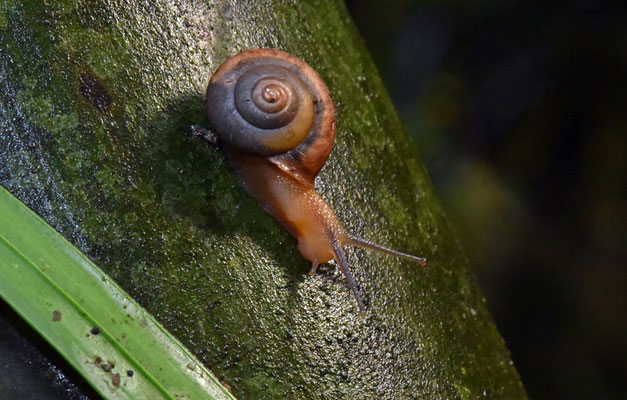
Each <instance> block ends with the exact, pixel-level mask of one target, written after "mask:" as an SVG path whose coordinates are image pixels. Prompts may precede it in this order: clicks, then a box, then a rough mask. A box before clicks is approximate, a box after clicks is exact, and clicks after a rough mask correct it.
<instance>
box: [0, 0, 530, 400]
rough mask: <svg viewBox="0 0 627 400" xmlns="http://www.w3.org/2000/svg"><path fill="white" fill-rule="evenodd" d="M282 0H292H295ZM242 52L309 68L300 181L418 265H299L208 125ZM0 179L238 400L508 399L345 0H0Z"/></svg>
mask: <svg viewBox="0 0 627 400" xmlns="http://www.w3.org/2000/svg"><path fill="white" fill-rule="evenodd" d="M294 3H295V4H294ZM255 47H271V48H279V49H283V50H286V51H288V52H290V53H293V54H295V55H297V56H299V57H300V58H302V59H304V60H305V61H307V62H308V63H309V64H311V65H312V66H313V67H314V68H315V69H316V70H317V71H318V72H319V73H320V75H321V76H322V77H323V78H324V80H325V81H326V83H327V85H328V86H329V89H330V91H331V96H332V98H333V100H334V101H335V104H336V106H337V115H338V121H337V141H336V147H335V150H334V152H333V153H332V155H331V158H330V159H329V162H328V163H327V165H326V167H325V168H324V169H323V171H322V172H321V174H320V175H319V177H318V179H317V181H316V186H317V188H318V190H319V191H320V192H321V193H322V194H323V196H324V197H325V198H326V199H328V201H329V203H330V204H331V205H332V206H333V207H334V208H335V210H336V212H337V214H338V215H339V216H340V217H341V218H342V219H343V220H344V221H345V223H346V225H347V227H348V229H349V230H350V231H351V232H353V233H355V234H357V235H359V236H362V237H364V238H368V239H372V240H374V241H376V242H379V243H381V244H384V245H389V246H391V247H394V248H398V249H400V250H404V251H408V252H410V253H413V254H417V255H422V256H425V257H427V259H428V260H429V263H428V266H427V267H426V268H420V267H417V266H416V265H414V264H411V263H407V262H404V261H400V260H397V259H393V258H389V257H386V256H383V255H379V254H372V253H364V252H363V251H361V250H356V251H350V252H349V258H350V262H351V264H352V270H353V272H354V275H355V277H356V280H357V283H358V285H359V288H360V291H361V293H362V295H363V297H364V299H365V302H366V304H367V306H368V313H367V316H366V317H361V316H360V315H359V314H358V312H357V311H358V310H357V307H356V304H355V301H354V298H353V297H352V295H351V292H350V290H349V289H348V287H347V285H346V282H345V280H344V278H343V277H342V275H341V274H340V273H339V272H338V271H336V270H335V269H333V268H332V267H323V268H322V269H321V271H320V272H319V274H318V275H316V276H315V277H309V276H308V275H307V274H306V273H307V271H308V269H309V265H308V263H307V262H306V261H305V260H304V259H302V258H301V256H300V255H299V253H298V250H297V246H296V241H295V240H294V239H293V238H292V237H290V236H289V235H288V234H287V233H286V232H285V231H284V230H283V229H282V228H281V226H280V225H279V224H278V223H277V222H276V221H275V220H273V219H272V218H271V217H270V216H268V215H266V214H265V213H264V212H263V211H262V209H261V207H260V206H259V205H258V204H257V203H256V202H255V201H254V200H252V199H251V198H250V197H249V196H248V195H247V194H246V193H245V192H244V191H243V189H241V188H240V187H239V185H238V183H237V181H236V178H235V176H234V175H233V173H232V172H231V171H230V169H229V167H228V165H227V164H226V162H225V160H224V158H223V155H222V154H221V153H220V152H219V151H218V150H216V149H214V148H212V147H210V146H208V145H207V144H206V143H204V142H203V141H202V140H201V139H198V138H195V137H193V136H192V135H191V132H190V126H192V125H193V124H198V125H201V126H202V125H206V122H205V121H206V120H205V116H204V110H203V98H204V91H205V88H206V84H207V83H208V80H209V77H210V76H211V73H212V71H214V70H215V69H216V68H217V66H218V65H219V64H220V63H221V62H222V61H224V60H225V59H226V58H227V57H228V56H230V55H232V54H234V53H236V52H239V51H241V50H245V49H248V48H255ZM0 87H1V90H2V93H1V94H0V129H1V136H0V184H2V185H3V186H5V187H6V188H8V189H9V190H10V191H11V192H12V193H13V194H15V195H16V196H18V197H19V198H20V199H21V200H22V201H24V202H25V203H26V204H27V205H28V206H30V207H31V208H32V209H33V210H35V211H36V212H37V213H38V214H39V215H41V216H42V217H43V218H44V219H45V220H47V221H48V222H49V223H50V224H52V225H53V226H54V227H55V228H56V229H57V230H58V231H59V232H61V233H62V234H63V235H64V236H65V237H66V238H68V239H69V240H70V241H71V242H72V243H74V244H75V245H76V246H78V247H79V248H80V249H81V250H82V251H84V252H85V253H86V254H87V255H88V256H89V257H90V258H91V259H92V260H94V261H95V262H96V264H98V265H99V266H100V267H102V268H103V269H104V270H105V271H106V272H107V273H108V274H109V275H110V276H111V277H113V278H114V279H115V280H116V281H117V282H118V283H119V284H120V285H121V286H122V287H123V288H125V289H126V290H127V291H128V292H129V293H130V294H131V295H132V296H134V297H135V298H136V299H137V300H138V301H139V302H140V303H141V304H142V305H143V306H144V307H146V308H147V309H148V310H149V311H150V312H152V313H153V314H154V315H155V316H156V317H157V318H158V319H159V320H160V321H161V322H162V323H163V324H164V325H165V326H166V327H167V328H168V329H169V330H170V331H172V332H173V333H174V334H175V335H176V336H177V337H178V338H179V339H180V340H181V341H182V342H183V343H184V344H185V345H186V346H187V347H188V348H189V349H191V350H192V352H194V353H195V354H196V355H197V357H198V358H199V359H200V360H202V361H203V362H204V363H205V364H206V365H207V366H208V367H209V368H210V369H211V370H212V371H213V372H214V373H215V374H216V375H217V376H218V377H220V378H221V379H222V380H223V381H224V382H225V383H226V384H228V385H229V386H230V387H231V389H232V391H233V393H234V394H235V395H236V396H238V397H240V398H255V399H258V398H281V397H284V398H290V399H323V398H325V399H339V398H349V399H372V398H377V399H383V398H386V399H406V398H428V399H445V398H459V399H467V398H478V397H482V396H485V397H487V398H525V393H524V389H523V387H522V385H521V383H520V380H519V377H518V375H517V373H516V370H515V369H514V367H513V365H512V362H511V361H510V357H509V354H508V352H507V350H506V348H505V345H504V343H503V340H502V339H501V337H500V336H499V334H498V331H497V329H496V328H495V325H494V323H493V321H492V319H491V317H490V315H489V313H488V311H487V308H486V305H485V301H484V299H483V297H482V295H481V293H480V290H479V288H478V286H477V283H476V281H475V279H474V278H473V275H472V273H471V272H470V271H469V268H468V265H467V262H466V261H465V259H464V257H463V256H462V254H461V253H460V250H459V248H458V245H457V243H456V241H455V238H454V237H453V236H452V234H451V232H450V229H449V227H448V225H447V221H446V218H445V217H444V214H443V212H442V209H441V206H440V205H439V202H438V200H437V197H436V196H435V195H434V193H433V190H432V188H431V186H430V183H429V180H428V178H427V174H426V171H425V169H424V167H423V166H422V164H421V162H420V161H419V158H418V155H417V149H416V145H415V143H413V142H412V141H411V140H410V139H409V138H408V137H407V135H406V134H405V132H404V131H403V129H402V127H401V125H400V123H399V120H398V117H397V115H396V112H395V111H394V109H393V107H392V105H391V103H390V100H389V98H388V96H387V94H386V92H385V89H384V87H383V86H382V83H381V80H380V78H379V76H378V74H377V72H376V70H375V68H374V66H373V64H372V61H371V59H370V57H369V56H368V54H367V53H366V51H365V49H364V47H363V45H362V43H361V40H360V38H359V35H358V33H357V32H356V30H355V28H354V26H353V24H352V22H351V20H350V17H349V15H348V13H347V11H346V9H345V8H344V6H343V5H342V4H341V3H339V2H338V1H334V0H319V1H307V2H284V1H280V0H274V1H271V0H265V1H256V2H236V1H215V2H208V1H191V0H190V1H181V2H179V1H155V2H143V1H139V0H128V1H119V2H118V1H100V0H95V1H94V0H92V1H71V0H66V1H60V2H56V5H46V4H45V2H40V1H30V2H17V1H10V0H9V1H5V2H4V8H2V9H0Z"/></svg>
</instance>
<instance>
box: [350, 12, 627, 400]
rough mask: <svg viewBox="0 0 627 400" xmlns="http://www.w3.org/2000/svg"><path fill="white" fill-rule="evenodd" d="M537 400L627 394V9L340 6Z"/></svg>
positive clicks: (515, 360)
mask: <svg viewBox="0 0 627 400" xmlns="http://www.w3.org/2000/svg"><path fill="white" fill-rule="evenodd" d="M347 4H348V7H349V10H350V11H351V13H352V15H353V17H354V19H355V22H356V24H357V26H358V28H359V30H360V33H361V35H362V36H363V38H364V41H365V43H366V46H367V47H368V49H369V50H370V52H371V54H372V56H373V58H374V60H375V62H376V64H377V65H378V68H379V70H380V72H381V74H382V76H383V79H384V81H385V83H386V85H387V87H388V90H389V91H390V94H391V97H392V99H393V101H394V103H395V105H396V107H397V109H398V110H399V112H400V114H401V118H402V119H403V121H404V124H405V126H406V128H407V130H408V131H409V132H410V134H411V135H412V136H413V137H414V138H415V141H416V142H417V144H418V148H419V151H420V153H421V156H422V158H423V160H424V161H425V163H426V164H427V166H428V169H429V172H430V175H431V178H432V180H433V183H434V185H435V186H436V188H437V190H438V192H439V194H440V196H441V198H442V201H443V202H444V204H445V207H446V208H447V211H448V214H449V216H450V219H451V224H452V225H453V227H454V229H455V230H456V231H457V234H458V237H459V238H460V242H461V244H462V247H464V249H465V251H466V253H467V255H468V257H469V258H470V261H471V264H472V266H473V267H474V269H475V270H476V272H477V274H478V276H479V281H480V283H481V286H482V287H483V290H484V293H485V296H486V298H487V300H488V303H489V307H490V309H491V310H492V312H493V314H494V316H495V319H496V321H497V325H498V326H499V329H500V330H501V332H502V334H503V336H504V337H505V340H506V341H507V344H508V346H509V348H510V350H511V352H512V356H513V359H514V362H515V363H516V365H517V367H518V369H519V372H520V374H521V376H522V379H523V382H524V383H525V385H526V388H527V390H528V392H529V395H530V397H531V398H534V399H540V398H550V399H556V398H568V399H575V398H589V399H592V398H594V399H611V398H625V397H623V396H625V394H626V393H627V386H626V385H627V370H626V368H625V366H626V365H627V319H626V316H627V268H625V267H626V266H627V265H626V264H627V245H626V244H627V202H626V198H627V135H626V133H627V7H626V5H625V4H626V3H625V2H622V3H621V2H615V3H613V4H611V3H606V2H602V1H601V2H599V1H571V2H541V1H508V2H500V1H487V0H482V1H474V2H467V3H465V4H462V3H461V2H457V1H420V0H413V1H409V0H388V1H385V2H382V1H379V0H348V1H347Z"/></svg>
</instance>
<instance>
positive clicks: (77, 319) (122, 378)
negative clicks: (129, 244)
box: [0, 186, 234, 399]
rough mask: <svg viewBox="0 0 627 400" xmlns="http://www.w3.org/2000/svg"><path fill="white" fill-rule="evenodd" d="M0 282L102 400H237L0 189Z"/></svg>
mask: <svg viewBox="0 0 627 400" xmlns="http://www.w3.org/2000/svg"><path fill="white" fill-rule="evenodd" d="M0 277H1V278H0V296H2V298H3V299H4V300H5V301H6V302H7V303H9V304H10V305H11V307H13V308H14V309H15V310H16V311H17V312H18V313H19V314H20V315H21V316H22V317H23V318H24V319H25V320H26V321H28V323H29V324H30V325H32V326H33V328H35V330H37V331H38V332H39V333H40V334H41V335H42V336H43V337H44V338H45V339H46V340H47V341H48V342H49V343H50V344H51V345H52V346H53V347H54V348H55V349H56V350H57V351H59V353H61V354H62V355H63V357H65V359H66V360H67V361H68V362H69V363H70V364H71V365H72V366H73V367H74V368H76V370H77V371H78V372H79V373H80V374H81V375H82V376H83V377H84V378H85V379H86V380H87V381H88V382H89V383H90V384H91V385H92V386H93V387H94V388H95V389H96V390H98V392H100V394H102V395H103V396H104V397H106V398H122V399H124V398H141V399H158V398H167V399H198V398H210V399H233V398H234V397H233V396H232V395H231V394H230V393H229V392H227V391H226V390H225V389H224V388H223V387H222V385H220V383H219V382H218V381H217V380H216V378H215V377H214V376H213V375H212V374H211V373H210V372H209V371H208V370H207V369H206V368H205V367H204V366H203V365H202V364H201V363H200V362H199V361H198V360H196V359H195V358H194V357H193V356H192V354H191V353H190V352H189V351H188V350H187V349H186V348H184V347H183V345H182V344H181V343H179V342H178V341H177V340H176V339H174V338H173V337H172V336H171V335H170V334H169V333H168V332H167V331H166V330H165V329H164V328H163V327H162V326H161V325H160V324H159V323H158V322H157V321H155V319H154V318H153V317H152V316H151V315H150V314H148V313H147V312H146V311H145V310H144V309H143V308H141V307H140V306H139V305H138V304H137V303H136V302H135V301H134V300H133V299H132V298H131V297H130V296H129V295H128V294H126V293H125V292H124V291H123V290H122V289H121V288H120V287H119V286H118V285H117V284H116V283H115V282H113V281H112V280H111V279H109V278H108V277H107V275H105V274H104V272H102V271H101V270H100V269H99V268H98V267H97V266H96V265H94V264H93V263H92V262H91V261H89V260H88V259H87V258H86V257H85V256H84V255H83V254H82V253H81V252H80V251H79V250H78V249H76V248H75V247H74V246H72V244H70V243H69V242H68V241H67V240H65V239H64V238H63V237H62V236H61V235H59V234H58V233H57V232H56V231H55V230H54V229H52V228H51V227H50V226H49V225H47V224H46V223H45V222H44V221H43V220H42V219H41V218H39V217H38V216H37V215H36V214H35V213H33V212H32V211H31V210H30V209H28V208H27V207H26V206H25V205H23V204H22V203H21V202H20V201H19V200H17V199H16V198H15V197H13V195H11V194H10V193H9V192H8V191H6V189H4V188H3V187H2V186H0ZM131 371H132V372H131Z"/></svg>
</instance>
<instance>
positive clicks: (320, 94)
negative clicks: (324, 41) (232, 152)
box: [206, 49, 335, 184]
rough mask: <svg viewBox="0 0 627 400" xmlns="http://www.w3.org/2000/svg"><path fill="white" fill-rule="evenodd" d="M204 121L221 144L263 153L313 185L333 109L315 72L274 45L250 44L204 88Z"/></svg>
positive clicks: (327, 148)
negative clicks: (250, 47)
mask: <svg viewBox="0 0 627 400" xmlns="http://www.w3.org/2000/svg"><path fill="white" fill-rule="evenodd" d="M206 106H207V116H208V119H209V126H210V129H211V130H212V131H214V133H215V134H216V135H217V136H218V138H219V141H220V142H221V143H222V144H223V145H225V146H232V147H236V148H238V149H240V150H242V151H244V152H247V153H250V154H257V155H260V156H263V157H267V158H268V159H269V160H270V161H271V162H273V163H275V164H276V165H277V166H279V167H280V168H281V169H283V170H284V171H286V172H287V173H289V174H291V175H292V176H294V177H296V178H297V179H299V180H301V181H304V182H307V183H311V184H313V179H314V178H315V176H316V175H317V174H318V172H319V171H320V169H321V168H322V166H323V165H324V163H325V162H326V160H327V158H328V157H329V154H330V153H331V150H332V148H333V143H334V138H335V109H334V107H333V103H332V101H331V98H330V96H329V92H328V89H327V87H326V85H325V84H324V82H323V81H322V79H321V78H320V76H319V75H318V74H317V73H316V72H315V71H314V70H313V68H311V67H310V66H309V65H308V64H306V63H305V62H304V61H302V60H300V59H299V58H297V57H295V56H293V55H291V54H289V53H285V52H283V51H279V50H271V49H254V50H248V51H245V52H243V53H239V54H237V55H235V56H233V57H231V58H229V59H228V60H227V61H225V62H224V64H222V65H221V66H220V68H218V70H217V71H216V72H215V74H214V75H213V77H212V78H211V81H210V82H209V87H208V88H207V98H206Z"/></svg>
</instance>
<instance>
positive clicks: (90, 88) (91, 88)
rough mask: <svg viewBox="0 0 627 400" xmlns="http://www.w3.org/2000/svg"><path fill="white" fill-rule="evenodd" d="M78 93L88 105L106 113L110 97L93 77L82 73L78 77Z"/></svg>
mask: <svg viewBox="0 0 627 400" xmlns="http://www.w3.org/2000/svg"><path fill="white" fill-rule="evenodd" d="M79 81H80V85H79V91H80V92H81V94H82V95H83V96H84V97H85V99H87V101H88V102H89V104H91V105H92V106H94V107H96V109H97V110H98V111H100V112H104V111H106V110H107V109H108V108H109V106H110V105H111V96H110V95H109V93H108V92H107V89H105V87H104V86H103V85H102V83H100V81H99V80H98V79H97V78H96V77H95V76H93V75H91V74H88V73H82V74H80V76H79Z"/></svg>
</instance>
